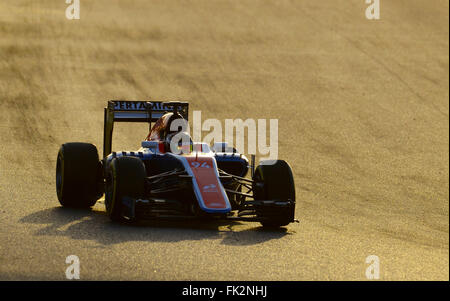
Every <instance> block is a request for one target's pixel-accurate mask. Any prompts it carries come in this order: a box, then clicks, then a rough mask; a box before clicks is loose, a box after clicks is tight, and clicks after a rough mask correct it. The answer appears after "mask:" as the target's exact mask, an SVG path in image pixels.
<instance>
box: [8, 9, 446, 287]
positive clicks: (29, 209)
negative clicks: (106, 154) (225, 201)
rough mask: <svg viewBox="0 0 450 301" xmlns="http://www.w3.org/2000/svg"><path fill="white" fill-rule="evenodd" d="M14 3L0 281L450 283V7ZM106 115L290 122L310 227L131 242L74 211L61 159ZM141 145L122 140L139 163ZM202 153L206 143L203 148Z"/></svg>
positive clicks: (201, 227)
mask: <svg viewBox="0 0 450 301" xmlns="http://www.w3.org/2000/svg"><path fill="white" fill-rule="evenodd" d="M367 6H368V5H367V4H365V1H363V0H339V1H336V0H323V1H312V0H310V1H306V0H304V1H302V0H298V1H293V0H292V1H289V0H278V1H263V0H240V1H229V0H228V1H226V0H180V1H174V0H159V1H147V0H136V1H118V0H115V1H112V0H109V1H106V0H98V1H81V18H80V19H79V20H68V19H66V16H65V10H66V7H67V4H65V1H62V0H52V1H39V3H38V1H31V0H27V1H26V0H14V1H13V0H6V1H1V2H0V109H1V118H0V279H1V280H64V279H66V278H65V270H66V268H67V266H68V265H67V264H66V262H65V260H66V257H67V256H69V255H72V254H73V255H77V256H78V257H79V258H80V264H81V274H80V278H81V279H83V280H119V279H120V280H122V279H123V280H366V274H365V272H366V268H367V267H368V264H367V263H366V261H365V260H366V257H367V256H369V255H376V256H378V257H379V259H380V279H381V280H447V281H448V280H449V167H448V166H449V55H448V52H449V38H448V37H449V31H448V30H449V2H448V1H446V0H428V1H427V0H389V1H387V0H381V18H380V20H368V19H366V17H365V10H366V7H367ZM109 99H154V100H174V99H175V100H176V99H184V100H189V101H190V104H191V107H190V110H191V111H192V110H201V111H202V118H203V119H206V118H218V119H219V120H221V121H223V120H224V119H226V118H233V119H236V118H243V119H247V118H253V119H258V118H264V119H271V118H277V119H278V120H279V157H280V158H282V159H285V160H286V161H288V162H289V163H290V164H291V166H292V168H293V171H294V176H295V181H296V191H297V201H298V205H297V211H296V216H297V218H298V219H299V220H300V223H297V224H291V225H289V226H287V227H286V228H283V229H281V230H279V231H267V230H263V229H262V228H261V227H260V225H259V224H258V223H240V222H239V223H238V222H236V223H232V224H226V223H216V224H203V223H197V222H193V223H192V222H190V223H185V222H164V223H158V222H152V223H148V224H140V225H117V224H113V223H112V222H110V221H109V218H108V217H107V215H106V212H105V208H104V204H103V203H102V202H101V201H100V202H98V203H97V204H96V205H95V207H94V208H93V210H92V211H83V210H73V209H72V210H71V209H64V208H62V207H60V205H59V203H58V200H57V197H56V192H55V165H56V163H55V162H56V155H57V151H58V148H59V145H60V144H62V143H64V142H69V141H86V142H92V143H94V144H96V145H97V146H98V147H99V148H100V149H101V146H102V135H103V108H104V106H105V104H106V101H107V100H109ZM146 134H147V127H146V126H145V125H132V126H125V125H122V126H119V127H118V130H117V131H116V132H115V137H116V139H115V145H114V148H115V149H129V150H134V149H137V148H138V147H139V145H140V141H141V140H143V138H145V136H146ZM205 134H206V133H205Z"/></svg>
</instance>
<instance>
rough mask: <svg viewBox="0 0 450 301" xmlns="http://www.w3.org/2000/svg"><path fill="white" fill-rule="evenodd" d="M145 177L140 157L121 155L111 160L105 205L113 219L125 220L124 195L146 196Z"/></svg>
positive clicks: (135, 197)
mask: <svg viewBox="0 0 450 301" xmlns="http://www.w3.org/2000/svg"><path fill="white" fill-rule="evenodd" d="M145 177H146V171H145V166H144V163H143V162H142V161H141V160H140V159H139V158H134V157H119V158H115V159H113V160H112V161H111V164H110V166H109V168H108V172H107V176H106V190H105V205H106V211H107V213H108V215H109V217H110V219H111V220H112V221H115V222H120V221H123V220H124V218H123V215H122V206H123V204H122V200H123V197H130V198H134V199H139V198H143V197H144V195H145Z"/></svg>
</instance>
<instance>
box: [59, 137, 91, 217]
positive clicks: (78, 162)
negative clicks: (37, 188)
mask: <svg viewBox="0 0 450 301" xmlns="http://www.w3.org/2000/svg"><path fill="white" fill-rule="evenodd" d="M99 166H100V162H99V158H98V152H97V148H96V147H95V145H93V144H90V143H80V142H72V143H65V144H63V145H61V148H60V149H59V152H58V157H57V161H56V194H57V196H58V200H59V202H60V204H61V205H62V206H64V207H77V208H89V207H91V206H93V205H94V204H95V202H96V201H97V200H98V199H99V197H100V196H99V181H100V179H99V168H100V167H99Z"/></svg>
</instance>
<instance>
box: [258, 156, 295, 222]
mask: <svg viewBox="0 0 450 301" xmlns="http://www.w3.org/2000/svg"><path fill="white" fill-rule="evenodd" d="M253 180H254V187H253V189H254V198H255V200H264V201H269V202H267V203H266V204H264V205H262V206H261V207H259V210H258V209H257V215H259V217H261V218H263V221H261V224H262V225H263V227H281V226H286V225H288V224H289V223H291V222H293V221H294V218H295V184H294V177H293V175H292V170H291V168H290V166H289V164H288V163H287V162H286V161H283V160H277V161H276V162H275V164H270V165H268V164H260V165H258V167H257V168H256V170H255V175H254V177H253ZM270 201H275V202H273V203H271V202H270ZM276 201H281V203H284V201H289V202H288V204H287V205H278V204H277V202H276Z"/></svg>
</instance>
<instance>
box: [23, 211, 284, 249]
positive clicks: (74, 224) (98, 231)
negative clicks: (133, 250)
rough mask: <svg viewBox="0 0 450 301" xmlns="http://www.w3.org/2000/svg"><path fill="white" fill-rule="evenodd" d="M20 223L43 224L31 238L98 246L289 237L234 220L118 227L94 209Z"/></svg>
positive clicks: (232, 242) (240, 241) (253, 241)
mask: <svg viewBox="0 0 450 301" xmlns="http://www.w3.org/2000/svg"><path fill="white" fill-rule="evenodd" d="M20 222H21V223H25V224H41V225H45V226H44V227H43V228H40V229H38V230H37V231H36V232H35V233H34V235H42V236H52V235H54V236H66V237H69V238H72V239H76V240H92V241H96V242H97V243H99V244H101V245H113V244H117V243H123V242H128V241H146V242H152V241H155V242H177V241H185V240H202V239H221V240H222V241H221V243H222V244H226V245H233V246H246V245H254V244H260V243H264V242H266V241H269V240H273V239H280V238H282V237H284V236H287V235H290V234H292V233H291V232H289V231H288V230H287V229H286V228H280V229H271V230H267V229H263V228H262V227H260V226H259V224H256V223H241V222H233V221H208V222H206V221H197V220H188V221H186V220H174V221H167V220H157V221H152V222H140V223H133V224H126V223H125V224H118V223H113V222H111V221H110V220H109V217H108V216H107V214H106V212H105V211H101V210H97V209H95V208H94V209H92V210H85V209H69V208H63V207H54V208H48V209H44V210H41V211H37V212H34V213H32V214H29V215H27V216H25V217H23V218H22V219H20ZM256 225H257V226H256Z"/></svg>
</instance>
